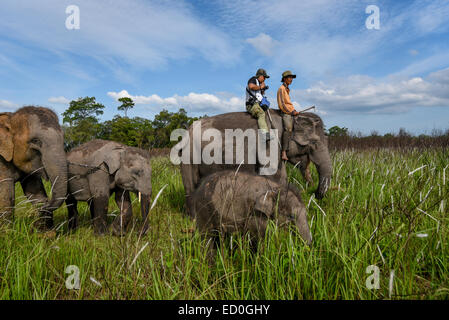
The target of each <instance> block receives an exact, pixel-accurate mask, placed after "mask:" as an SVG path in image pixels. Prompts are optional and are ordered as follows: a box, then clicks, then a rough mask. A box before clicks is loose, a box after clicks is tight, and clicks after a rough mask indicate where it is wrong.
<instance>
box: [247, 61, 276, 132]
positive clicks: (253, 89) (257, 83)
mask: <svg viewBox="0 0 449 320" xmlns="http://www.w3.org/2000/svg"><path fill="white" fill-rule="evenodd" d="M269 77H270V76H269V75H268V74H267V72H266V71H265V70H264V69H259V70H257V72H256V76H255V77H251V78H250V79H249V80H248V85H247V87H246V110H247V111H248V112H249V113H250V114H251V115H252V116H253V117H255V118H257V124H258V126H259V129H260V130H261V131H262V134H263V136H264V138H265V139H266V140H267V141H268V140H270V139H271V136H270V133H269V132H268V125H267V122H266V121H265V112H264V110H263V109H262V108H261V107H260V102H261V101H262V98H263V93H264V91H265V90H267V89H268V86H267V85H265V79H268V78H269Z"/></svg>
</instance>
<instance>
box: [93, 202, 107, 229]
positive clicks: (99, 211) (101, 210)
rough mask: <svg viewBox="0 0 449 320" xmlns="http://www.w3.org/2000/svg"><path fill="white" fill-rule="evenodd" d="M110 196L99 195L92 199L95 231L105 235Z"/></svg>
mask: <svg viewBox="0 0 449 320" xmlns="http://www.w3.org/2000/svg"><path fill="white" fill-rule="evenodd" d="M108 204H109V196H99V197H96V198H94V199H92V205H91V210H92V211H91V213H93V226H94V233H95V234H97V235H103V234H105V233H106V230H107V224H106V214H107V212H108Z"/></svg>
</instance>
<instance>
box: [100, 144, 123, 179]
mask: <svg viewBox="0 0 449 320" xmlns="http://www.w3.org/2000/svg"><path fill="white" fill-rule="evenodd" d="M124 152H125V150H124V149H123V148H114V149H112V150H111V152H110V153H108V154H106V156H105V158H104V163H106V165H107V166H108V169H109V173H110V174H114V173H116V172H117V170H118V169H119V168H120V166H121V165H122V158H123V153H124Z"/></svg>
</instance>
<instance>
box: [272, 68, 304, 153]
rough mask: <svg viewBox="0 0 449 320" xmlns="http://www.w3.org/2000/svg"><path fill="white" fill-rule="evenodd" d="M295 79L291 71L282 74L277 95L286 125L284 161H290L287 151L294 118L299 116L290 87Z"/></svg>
mask: <svg viewBox="0 0 449 320" xmlns="http://www.w3.org/2000/svg"><path fill="white" fill-rule="evenodd" d="M294 78H296V75H295V74H293V73H292V72H291V71H290V70H287V71H285V72H284V73H282V80H281V82H282V85H281V86H280V87H279V90H278V93H277V100H278V106H279V109H280V110H281V114H282V123H283V125H284V132H283V134H282V155H281V157H282V160H288V157H287V151H288V143H289V141H290V137H291V135H292V130H293V116H296V115H298V114H299V112H297V111H296V110H295V107H293V104H292V102H291V100H290V89H289V85H291V84H292V82H293V79H294Z"/></svg>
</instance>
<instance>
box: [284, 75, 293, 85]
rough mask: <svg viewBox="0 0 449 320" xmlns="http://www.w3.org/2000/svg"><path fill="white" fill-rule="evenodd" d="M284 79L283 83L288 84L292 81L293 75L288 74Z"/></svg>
mask: <svg viewBox="0 0 449 320" xmlns="http://www.w3.org/2000/svg"><path fill="white" fill-rule="evenodd" d="M284 81H285V84H286V85H288V86H289V85H291V84H292V82H293V77H290V76H289V77H286V78H285V80H284Z"/></svg>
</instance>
